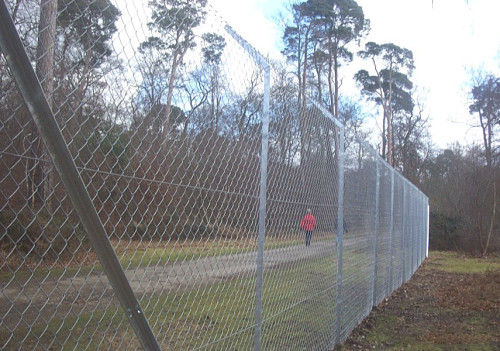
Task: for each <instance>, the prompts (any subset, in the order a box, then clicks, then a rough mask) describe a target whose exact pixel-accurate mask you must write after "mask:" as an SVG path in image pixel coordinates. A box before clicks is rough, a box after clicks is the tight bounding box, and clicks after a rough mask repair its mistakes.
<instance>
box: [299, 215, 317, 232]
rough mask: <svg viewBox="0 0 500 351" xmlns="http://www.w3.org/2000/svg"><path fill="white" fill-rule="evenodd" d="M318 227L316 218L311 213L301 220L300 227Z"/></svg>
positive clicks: (308, 228) (306, 228) (312, 228)
mask: <svg viewBox="0 0 500 351" xmlns="http://www.w3.org/2000/svg"><path fill="white" fill-rule="evenodd" d="M315 228H316V218H314V216H313V215H312V214H310V213H308V214H306V215H305V216H304V217H303V218H302V221H301V222H300V229H304V230H305V231H308V232H310V231H313V230H314V229H315Z"/></svg>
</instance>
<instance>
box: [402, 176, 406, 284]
mask: <svg viewBox="0 0 500 351" xmlns="http://www.w3.org/2000/svg"><path fill="white" fill-rule="evenodd" d="M406 193H407V191H406V182H404V181H403V223H402V228H401V260H402V262H401V266H402V268H403V269H402V271H401V282H402V284H404V283H405V282H406V281H405V278H406V274H405V272H406V243H405V241H406V240H405V236H406V235H405V234H406Z"/></svg>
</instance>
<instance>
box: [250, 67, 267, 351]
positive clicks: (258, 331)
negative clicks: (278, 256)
mask: <svg viewBox="0 0 500 351" xmlns="http://www.w3.org/2000/svg"><path fill="white" fill-rule="evenodd" d="M264 75H265V78H264V113H263V122H262V153H261V166H260V193H259V202H260V204H259V237H258V253H257V283H256V307H255V339H254V349H255V351H259V350H260V349H261V339H262V289H263V274H264V243H265V233H266V193H267V151H268V138H269V136H268V135H269V91H270V70H269V66H268V67H266V69H265V72H264Z"/></svg>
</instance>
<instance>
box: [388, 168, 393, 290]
mask: <svg viewBox="0 0 500 351" xmlns="http://www.w3.org/2000/svg"><path fill="white" fill-rule="evenodd" d="M390 172H391V204H390V210H389V215H390V220H389V247H390V249H389V250H390V252H389V272H388V275H389V280H388V287H387V288H388V289H387V295H388V296H389V295H390V294H391V293H392V286H393V281H392V261H393V256H394V239H393V236H394V168H390Z"/></svg>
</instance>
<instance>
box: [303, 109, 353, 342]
mask: <svg viewBox="0 0 500 351" xmlns="http://www.w3.org/2000/svg"><path fill="white" fill-rule="evenodd" d="M310 101H311V102H312V103H313V104H314V106H316V107H317V108H318V109H319V110H320V111H321V112H322V113H323V114H324V115H325V116H326V117H328V118H330V119H331V120H332V121H333V123H335V125H336V126H337V128H338V129H339V141H338V142H339V148H338V152H339V159H338V161H339V163H338V172H339V173H338V179H337V185H338V191H337V193H338V198H337V302H336V306H335V307H336V311H335V313H336V325H337V329H336V334H335V341H334V344H335V345H338V344H340V342H341V340H342V335H341V331H342V269H343V257H342V255H343V247H344V162H345V150H344V149H345V134H344V125H343V124H342V123H340V122H339V121H338V120H337V119H336V118H335V117H334V116H333V115H332V114H331V113H330V112H329V111H328V110H327V109H325V108H324V107H323V106H322V105H321V103H320V102H316V101H314V100H310Z"/></svg>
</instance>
